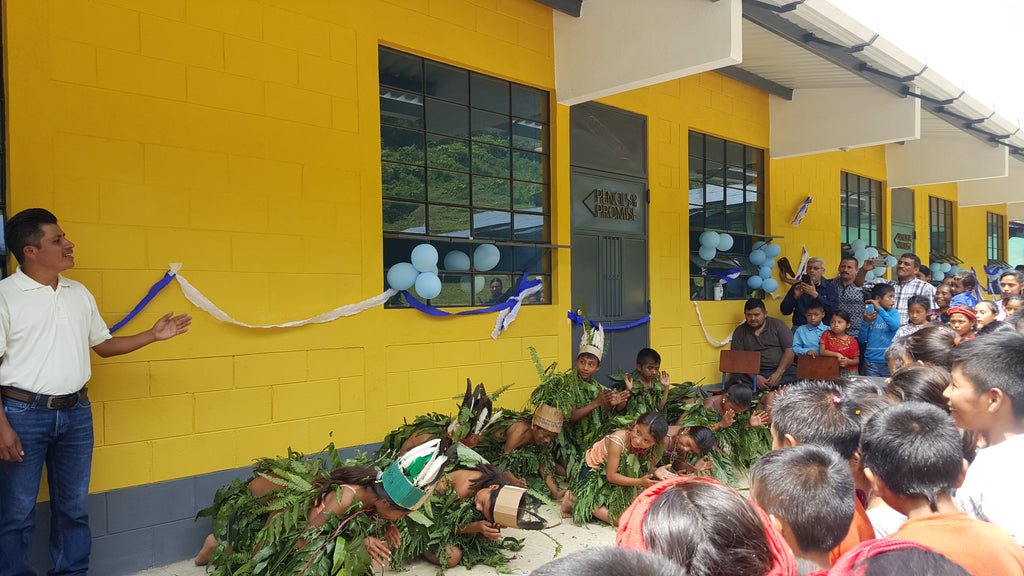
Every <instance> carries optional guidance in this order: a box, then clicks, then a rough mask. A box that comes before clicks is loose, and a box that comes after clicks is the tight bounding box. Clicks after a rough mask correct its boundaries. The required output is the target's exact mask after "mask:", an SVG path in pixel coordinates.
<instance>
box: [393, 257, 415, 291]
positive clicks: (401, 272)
mask: <svg viewBox="0 0 1024 576" xmlns="http://www.w3.org/2000/svg"><path fill="white" fill-rule="evenodd" d="M418 274H419V270H416V267H415V266H413V265H412V264H409V263H408V262H399V263H398V264H395V265H394V266H392V267H391V268H390V269H388V286H391V287H392V288H394V289H395V290H408V289H409V288H412V285H413V284H415V283H416V276H417V275H418Z"/></svg>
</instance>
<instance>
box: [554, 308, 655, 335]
mask: <svg viewBox="0 0 1024 576" xmlns="http://www.w3.org/2000/svg"><path fill="white" fill-rule="evenodd" d="M569 320H570V321H571V322H573V323H575V324H576V325H577V326H583V322H584V320H585V319H584V318H583V316H581V315H579V314H576V313H575V312H573V311H572V310H570V311H569ZM650 320H651V315H650V314H648V315H647V316H644V317H643V318H641V319H639V320H634V321H633V322H630V323H629V324H621V325H619V326H608V325H604V329H605V331H608V330H625V329H627V328H633V327H635V326H639V325H641V324H644V323H645V322H649V321H650ZM589 324H590V325H591V326H592V327H594V328H597V324H594V322H593V321H590V322H589Z"/></svg>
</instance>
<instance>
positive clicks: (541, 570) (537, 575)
mask: <svg viewBox="0 0 1024 576" xmlns="http://www.w3.org/2000/svg"><path fill="white" fill-rule="evenodd" d="M680 572H681V570H680V567H679V565H678V564H676V563H675V562H673V561H671V560H669V559H668V558H665V557H664V556H660V555H658V554H647V553H644V552H640V551H639V550H627V549H625V548H620V547H618V546H596V547H593V548H584V549H583V550H580V551H578V552H573V553H572V554H567V555H565V556H562V557H561V558H557V559H555V560H552V561H550V562H547V563H545V564H544V565H543V566H540V567H538V568H536V569H535V570H533V571H531V572H530V573H531V574H533V575H534V576H579V575H580V574H587V575H589V576H620V575H621V574H631V575H635V576H680Z"/></svg>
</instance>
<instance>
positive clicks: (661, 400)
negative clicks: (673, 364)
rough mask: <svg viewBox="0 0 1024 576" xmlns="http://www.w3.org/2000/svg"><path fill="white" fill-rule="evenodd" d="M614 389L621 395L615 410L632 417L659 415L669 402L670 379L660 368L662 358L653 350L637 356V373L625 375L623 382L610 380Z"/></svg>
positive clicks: (615, 401) (644, 350)
mask: <svg viewBox="0 0 1024 576" xmlns="http://www.w3.org/2000/svg"><path fill="white" fill-rule="evenodd" d="M610 379H611V380H612V382H613V386H612V388H613V389H614V390H615V391H616V392H617V393H618V394H617V395H616V397H615V398H614V400H613V401H612V405H611V406H612V409H613V410H616V411H620V412H621V411H625V415H626V416H628V417H630V418H637V417H639V416H640V415H641V414H645V413H647V412H655V411H657V412H660V411H661V410H663V409H664V408H665V404H667V403H668V391H669V384H670V381H669V376H668V372H665V371H663V370H662V369H661V355H660V354H658V353H657V352H656V351H655V350H654V349H653V348H644V349H642V350H640V351H639V352H637V354H636V370H634V371H633V372H632V373H630V374H625V375H623V377H622V380H621V381H616V380H617V377H614V376H613V377H610Z"/></svg>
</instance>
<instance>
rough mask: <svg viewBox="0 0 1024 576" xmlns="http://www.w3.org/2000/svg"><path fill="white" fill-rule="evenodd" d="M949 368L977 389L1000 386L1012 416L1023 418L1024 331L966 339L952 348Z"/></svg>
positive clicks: (982, 390)
mask: <svg viewBox="0 0 1024 576" xmlns="http://www.w3.org/2000/svg"><path fill="white" fill-rule="evenodd" d="M1014 316H1017V314H1014ZM953 369H954V370H959V371H960V373H961V374H963V376H964V378H966V379H967V380H969V381H970V382H971V384H973V385H974V389H975V390H976V391H977V392H978V393H981V392H987V391H989V390H991V389H993V388H998V389H1000V390H1002V391H1003V394H1005V395H1006V396H1007V398H1009V399H1010V404H1011V405H1012V406H1013V417H1014V419H1016V420H1020V419H1022V418H1024V334H1021V333H1020V332H1005V333H1003V332H1000V333H999V335H998V336H997V335H995V334H993V335H991V336H985V337H982V338H975V339H974V340H968V341H967V342H964V343H962V344H960V345H959V346H957V347H956V348H954V349H953Z"/></svg>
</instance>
